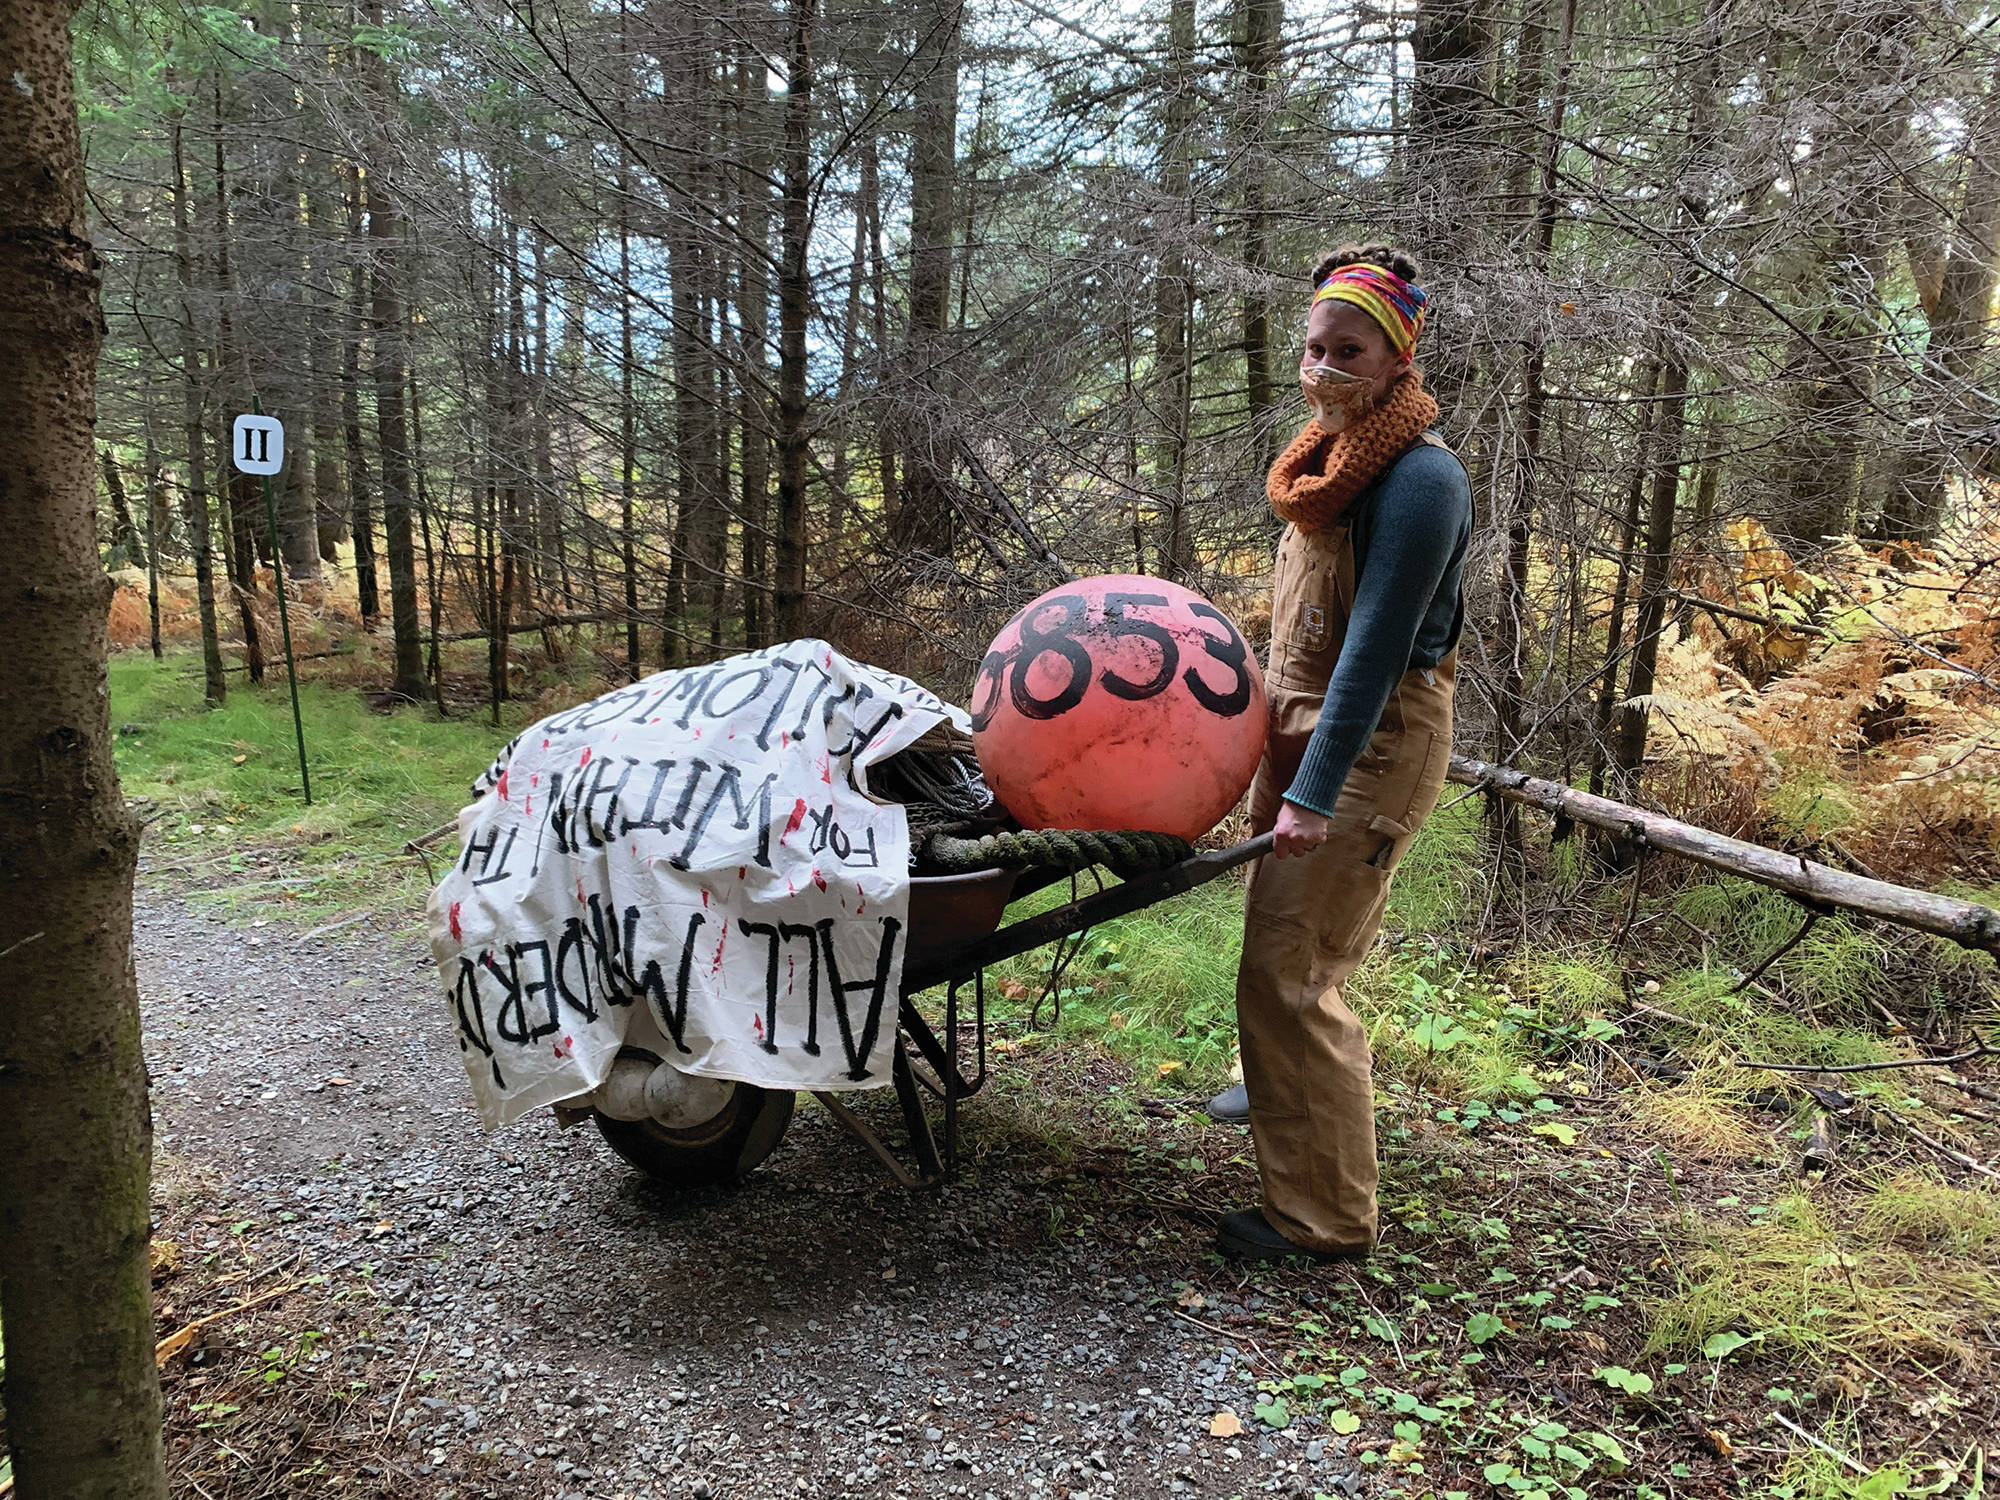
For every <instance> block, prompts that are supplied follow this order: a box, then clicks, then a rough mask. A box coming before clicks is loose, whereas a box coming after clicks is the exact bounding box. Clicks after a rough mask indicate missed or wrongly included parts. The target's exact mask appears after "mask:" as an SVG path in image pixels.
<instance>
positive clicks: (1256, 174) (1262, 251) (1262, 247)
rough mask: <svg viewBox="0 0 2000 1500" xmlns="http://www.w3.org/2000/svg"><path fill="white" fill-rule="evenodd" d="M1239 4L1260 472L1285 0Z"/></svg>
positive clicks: (1269, 421)
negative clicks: (1272, 165) (1275, 103)
mask: <svg viewBox="0 0 2000 1500" xmlns="http://www.w3.org/2000/svg"><path fill="white" fill-rule="evenodd" d="M1238 5H1239V8H1240V10H1241V12H1242V21H1241V26H1242V31H1243V45H1242V68H1243V98H1242V111H1243V125H1242V130H1241V135H1242V151H1243V270H1244V274H1245V275H1247V276H1248V277H1249V278H1250V290H1249V291H1247V292H1245V293H1244V295H1243V314H1242V315H1243V385H1244V394H1245V396H1246V397H1247V398H1248V402H1249V407H1250V442H1251V452H1252V453H1254V454H1255V455H1256V459H1257V464H1258V467H1259V469H1260V470H1261V469H1268V468H1269V467H1270V466H1271V462H1272V460H1273V459H1275V458H1276V457H1277V453H1278V422H1279V415H1280V414H1279V411H1278V397H1277V388H1276V386H1275V384H1274V383H1273V381H1272V377H1271V371H1272V363H1273V356H1272V350H1271V302H1270V297H1269V295H1268V294H1267V292H1266V291H1265V285H1264V283H1265V280H1266V278H1267V277H1268V276H1269V275H1270V244H1271V225H1270V217H1271V214H1270V203H1269V193H1268V184H1267V181H1266V178H1267V175H1268V174H1267V169H1266V166H1265V152H1266V151H1267V150H1268V149H1269V147H1268V139H1269V135H1270V129H1271V112H1272V100H1271V91H1272V85H1273V84H1274V83H1275V81H1276V78H1277V72H1278V56H1279V38H1280V37H1281V36H1282V35H1283V34H1284V29H1285V0H1238Z"/></svg>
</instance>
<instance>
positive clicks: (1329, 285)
mask: <svg viewBox="0 0 2000 1500" xmlns="http://www.w3.org/2000/svg"><path fill="white" fill-rule="evenodd" d="M1328 298H1332V299H1333V300H1334V301H1336V302H1352V303H1353V304H1354V305H1355V306H1356V307H1358V308H1360V309H1361V310H1362V311H1363V312H1365V313H1367V314H1368V316H1369V317H1371V318H1373V319H1374V320H1375V321H1376V322H1377V323H1380V324H1381V325H1382V331H1383V332H1384V333H1386V334H1387V335H1388V336H1389V343H1390V346H1391V347H1392V348H1394V349H1395V351H1396V352H1397V353H1398V354H1408V353H1409V352H1410V351H1411V350H1412V349H1414V348H1416V346H1417V335H1418V334H1420V333H1422V332H1423V331H1424V305H1425V303H1427V302H1428V301H1429V300H1430V299H1429V298H1427V297H1426V296H1425V295H1424V292H1423V288H1422V287H1417V286H1412V285H1410V283H1409V282H1407V281H1405V280H1403V278H1402V277H1400V276H1398V275H1397V274H1396V273H1395V272H1394V271H1392V270H1390V269H1389V268H1388V267H1387V266H1378V265H1372V264H1370V263H1369V262H1367V261H1359V262H1356V263H1355V264H1354V265H1351V266H1341V267H1340V268H1339V269H1337V270H1335V271H1332V272H1330V273H1329V274H1328V276H1327V278H1326V280H1324V281H1322V282H1321V283H1320V284H1319V285H1318V287H1316V288H1315V289H1314V291H1313V299H1312V305H1313V306H1315V307H1317V306H1318V305H1319V304H1320V303H1322V302H1324V301H1326V300H1327V299H1328Z"/></svg>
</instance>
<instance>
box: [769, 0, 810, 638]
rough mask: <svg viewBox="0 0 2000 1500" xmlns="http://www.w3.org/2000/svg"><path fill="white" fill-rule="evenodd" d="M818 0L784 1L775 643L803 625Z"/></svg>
mask: <svg viewBox="0 0 2000 1500" xmlns="http://www.w3.org/2000/svg"><path fill="white" fill-rule="evenodd" d="M817 4H818V0H788V8H789V10H790V12H791V22H792V26H791V31H792V36H791V49H790V51H791V57H790V66H789V68H788V70H787V76H788V79H789V82H790V87H789V89H788V91H787V93H786V95H785V137H784V150H783V157H784V200H783V204H782V207H781V210H780V216H781V220H780V221H781V225H782V227H781V229H780V231H779V235H780V243H781V253H780V258H779V264H778V565H777V570H776V577H775V579H774V583H775V589H774V594H775V599H774V603H775V606H776V612H777V621H776V623H777V629H778V637H779V639H780V640H794V639H796V638H797V637H799V636H800V635H803V634H804V633H805V623H806V443H807V438H808V433H807V428H806V421H807V416H808V412H807V408H806V322H807V319H808V317H809V316H810V313H811V310H812V303H811V297H812V282H811V279H810V277H811V268H810V267H809V266H808V265H807V263H806V249H807V245H808V243H809V242H810V240H811V238H812V199H811V179H812V86H813V55H812V47H813V12H814V9H815V7H816V6H817Z"/></svg>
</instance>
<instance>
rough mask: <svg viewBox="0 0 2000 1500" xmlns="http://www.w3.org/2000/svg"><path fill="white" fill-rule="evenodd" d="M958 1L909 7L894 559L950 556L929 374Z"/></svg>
mask: <svg viewBox="0 0 2000 1500" xmlns="http://www.w3.org/2000/svg"><path fill="white" fill-rule="evenodd" d="M964 9H965V7H964V0H926V3H924V4H922V5H920V6H917V7H915V9H914V24H915V26H916V28H917V48H916V55H915V57H914V58H913V59H912V61H911V68H912V70H913V72H914V73H915V75H916V86H915V116H916V119H915V127H914V130H913V132H912V134H911V137H910V327H909V338H908V340H907V347H906V349H905V368H906V370H907V372H908V379H909V382H910V384H909V388H908V389H907V391H906V392H905V396H904V411H905V420H904V423H903V438H904V441H903V469H904V472H903V489H902V494H901V496H900V497H899V499H898V501H897V504H896V509H895V513H894V524H893V526H892V527H891V531H890V535H891V539H892V544H893V545H894V546H895V548H896V550H897V552H898V553H899V554H900V553H907V552H916V553H924V554H928V555H929V556H932V557H947V556H949V555H950V553H951V539H952V524H951V523H952V504H951V494H950V491H949V489H948V488H947V482H948V480H949V478H950V475H951V465H952V458H951V455H952V451H953V450H952V445H951V442H950V439H949V436H948V434H947V433H946V432H945V430H944V429H945V428H946V427H947V426H948V425H949V424H948V418H947V416H946V414H945V412H943V411H942V410H940V409H939V395H938V391H937V383H936V380H935V379H934V377H933V376H932V375H931V374H930V371H931V370H933V369H934V368H936V366H937V364H938V363H939V361H940V360H941V359H942V357H943V348H942V345H943V342H944V335H945V330H946V329H947V328H948V327H949V326H950V322H951V262H952V229H953V222H954V221H953V213H952V198H953V193H954V190H955V188H956V186H957V177H958V54H959V30H960V26H961V23H962V21H963V18H964Z"/></svg>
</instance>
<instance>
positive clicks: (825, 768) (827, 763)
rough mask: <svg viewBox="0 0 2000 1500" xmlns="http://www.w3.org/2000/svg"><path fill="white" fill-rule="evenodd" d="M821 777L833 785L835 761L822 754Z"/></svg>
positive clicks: (829, 784)
mask: <svg viewBox="0 0 2000 1500" xmlns="http://www.w3.org/2000/svg"><path fill="white" fill-rule="evenodd" d="M819 779H820V780H821V781H824V782H825V783H826V784H827V785H828V786H832V785H833V761H832V759H831V758H830V757H828V756H824V755H822V756H821V757H820V758H819Z"/></svg>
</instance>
